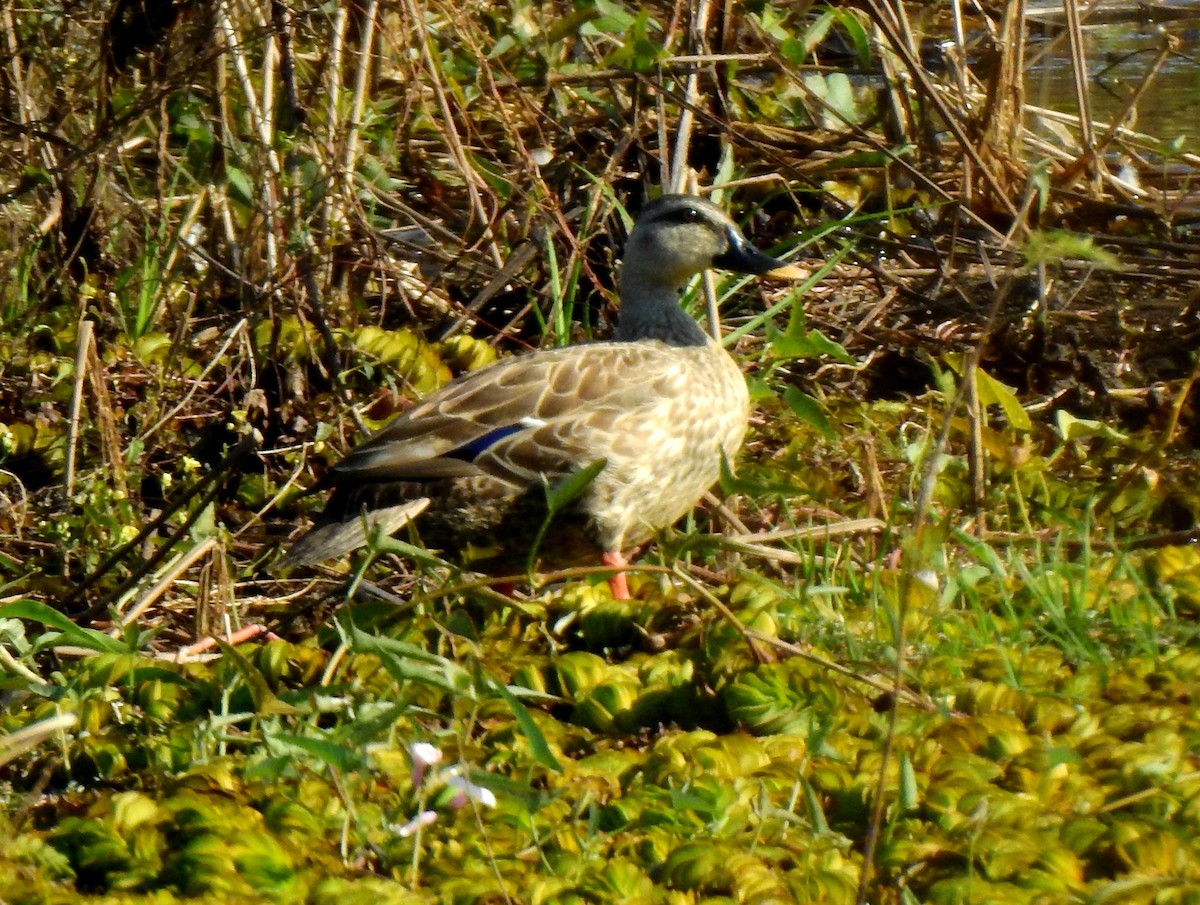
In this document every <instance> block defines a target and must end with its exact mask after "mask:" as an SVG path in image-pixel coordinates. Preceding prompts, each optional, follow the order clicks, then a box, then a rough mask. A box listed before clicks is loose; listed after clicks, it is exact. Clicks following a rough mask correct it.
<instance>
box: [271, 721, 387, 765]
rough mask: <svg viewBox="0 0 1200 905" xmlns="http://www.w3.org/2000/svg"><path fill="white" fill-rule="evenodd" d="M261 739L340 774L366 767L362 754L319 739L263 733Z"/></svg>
mask: <svg viewBox="0 0 1200 905" xmlns="http://www.w3.org/2000/svg"><path fill="white" fill-rule="evenodd" d="M263 737H264V738H265V739H266V741H267V743H268V745H271V746H272V747H275V746H282V747H285V748H293V749H295V750H297V751H301V752H303V753H305V754H308V755H310V756H312V757H315V758H316V759H317V760H319V761H321V762H322V763H324V764H325V765H326V766H329V767H333V769H335V770H337V771H339V772H341V773H350V772H353V771H354V770H361V769H363V768H364V767H365V766H366V760H365V759H364V758H363V756H362V754H361V753H359V752H358V751H355V750H354V749H352V748H347V747H345V746H343V745H338V744H334V743H333V742H329V741H325V740H324V739H319V738H310V737H308V736H304V735H284V734H282V733H272V732H266V731H264V732H263Z"/></svg>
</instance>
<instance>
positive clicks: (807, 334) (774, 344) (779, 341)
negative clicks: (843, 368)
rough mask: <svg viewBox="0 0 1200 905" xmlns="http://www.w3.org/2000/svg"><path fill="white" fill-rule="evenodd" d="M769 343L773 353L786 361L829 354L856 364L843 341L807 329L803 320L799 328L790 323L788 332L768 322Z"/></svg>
mask: <svg viewBox="0 0 1200 905" xmlns="http://www.w3.org/2000/svg"><path fill="white" fill-rule="evenodd" d="M767 343H768V344H769V346H770V351H771V354H772V355H774V356H775V357H776V358H780V359H783V360H785V361H787V360H791V359H797V358H819V357H820V356H822V355H828V356H830V357H832V358H835V359H836V360H838V361H840V362H842V363H843V364H854V356H852V355H851V354H850V353H849V352H847V351H846V349H845V347H844V346H842V344H841V343H838V342H834V341H833V340H832V339H830V338H829V337H827V336H825V334H823V333H822V332H821V331H820V330H805V329H804V324H803V321H801V323H800V327H799V329H796V328H795V327H794V325H793V324H789V325H788V329H787V331H786V332H781V331H779V330H778V329H776V328H775V327H773V326H771V325H770V324H767Z"/></svg>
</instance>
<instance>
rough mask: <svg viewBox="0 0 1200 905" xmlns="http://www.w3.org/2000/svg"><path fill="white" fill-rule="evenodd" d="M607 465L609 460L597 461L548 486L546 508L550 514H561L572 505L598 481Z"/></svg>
mask: <svg viewBox="0 0 1200 905" xmlns="http://www.w3.org/2000/svg"><path fill="white" fill-rule="evenodd" d="M606 465H608V460H607V459H597V460H596V461H595V462H593V463H592V464H591V465H588V466H587V467H585V468H581V469H579V471H577V472H574V473H573V474H569V475H567V476H566V477H565V478H563V479H562V480H560V481H555V482H554V483H553V484H548V485H547V486H546V508H547V509H549V510H550V514H551V515H554V514H555V513H558V512H561V511H562V510H563V509H564V508H566V507H567V506H568V505H570V504H571V503H572V502H573V501H574V500H575V499H576V498H577V497H578V496H579V495H580V494H581V493H583V492H584V490H586V489H587V486H588V485H589V484H591V483H592V481H594V480H595V479H596V475H598V474H600V472H602V471H604V467H605V466H606Z"/></svg>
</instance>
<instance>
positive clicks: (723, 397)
mask: <svg viewBox="0 0 1200 905" xmlns="http://www.w3.org/2000/svg"><path fill="white" fill-rule="evenodd" d="M713 266H719V267H723V268H726V269H731V270H738V271H742V272H748V273H758V274H764V273H771V272H775V273H777V274H780V275H783V276H793V275H794V273H792V272H790V271H791V269H790V268H788V269H784V267H783V265H782V264H781V263H780V262H779V261H776V260H775V259H774V258H770V257H768V256H766V255H764V254H762V253H761V252H759V251H758V250H757V249H754V248H753V247H752V246H750V245H749V244H748V243H747V242H746V240H745V237H744V236H742V234H741V231H740V230H738V228H737V227H736V226H735V225H734V224H733V223H732V221H730V220H729V219H728V217H726V216H725V214H724V213H723V212H722V211H721V210H720V209H719V208H717V207H715V206H714V205H712V204H711V203H709V202H707V201H704V200H703V199H700V198H695V197H691V196H682V195H675V196H666V197H664V198H660V199H659V200H657V201H655V202H652V203H651V204H649V205H647V207H646V208H645V209H644V211H643V212H642V215H641V216H640V217H639V218H638V221H637V225H636V227H635V229H634V231H633V233H632V234H631V235H630V237H629V241H628V243H627V244H626V248H625V260H624V263H623V267H622V273H621V287H620V288H621V321H620V325H619V327H618V329H617V332H616V341H614V342H609V343H595V344H591V345H583V346H570V347H567V348H562V349H553V350H549V351H543V352H534V353H532V354H529V355H522V356H518V357H515V358H510V359H507V360H505V361H501V362H499V363H497V364H495V365H493V366H491V367H489V368H486V369H484V370H482V371H477V372H473V373H471V374H468V375H466V376H464V377H462V378H460V379H459V380H457V381H455V382H454V383H451V384H449V385H448V386H446V387H444V388H443V389H442V390H440V391H439V392H437V393H435V394H434V395H433V396H431V397H430V398H428V399H426V400H425V401H424V402H421V403H420V404H418V405H417V406H415V407H414V408H412V409H411V410H409V411H408V412H406V413H405V414H404V415H402V416H400V417H399V418H397V419H396V420H395V421H393V422H392V423H391V424H390V425H388V426H387V427H386V428H384V429H383V430H382V431H380V432H379V433H377V434H376V435H375V436H373V437H372V438H371V439H369V440H368V441H366V442H365V443H364V444H362V445H361V446H359V447H358V448H357V449H355V450H354V451H352V452H351V453H350V454H349V455H348V456H347V457H346V458H345V459H344V460H342V461H341V462H340V463H338V465H336V466H335V467H334V469H333V472H332V475H331V478H330V483H331V484H332V485H333V487H334V492H333V495H332V497H331V498H330V501H329V504H328V505H327V507H326V509H325V512H324V513H323V514H322V516H321V520H320V522H319V523H318V525H317V527H315V528H314V529H313V530H312V531H310V532H309V533H308V534H306V535H304V536H303V537H301V538H300V540H299V541H297V542H296V543H295V544H294V545H293V546H292V548H291V550H290V551H289V552H288V554H287V556H286V557H285V558H284V560H283V561H282V563H281V565H283V566H291V565H298V564H302V563H312V562H317V561H320V560H323V559H329V558H332V557H334V556H338V555H341V554H344V553H346V552H349V551H350V550H352V549H354V548H355V547H357V546H361V545H362V544H363V543H364V542H365V538H366V532H367V531H368V530H374V529H373V528H372V527H371V526H372V525H375V524H378V525H379V529H378V530H384V531H388V532H391V531H394V530H396V529H397V528H398V527H400V526H401V525H402V524H403V523H404V522H406V521H408V520H409V519H411V518H413V517H415V516H416V515H417V514H418V512H419V514H420V520H419V522H418V527H419V530H420V534H421V537H422V540H423V541H424V542H425V543H426V544H428V545H429V546H430V547H431V548H434V549H440V550H443V551H445V552H447V553H450V554H454V555H457V556H458V557H459V558H460V559H462V560H464V562H465V563H466V564H467V565H470V566H472V567H475V568H514V567H515V568H518V569H519V568H523V567H524V565H525V563H526V562H528V560H529V557H530V555H531V545H532V544H533V542H534V540H535V538H536V536H537V535H538V534H539V531H540V529H541V527H542V525H543V522H544V521H545V519H546V515H547V507H546V498H547V497H546V493H547V488H548V487H551V486H553V485H554V484H555V483H556V482H558V481H561V480H562V479H564V478H566V477H567V476H569V475H572V474H574V473H577V472H580V471H582V470H583V469H586V468H587V467H588V466H590V465H592V464H593V463H598V462H601V461H603V463H604V465H603V468H601V470H600V471H599V472H598V474H597V475H596V476H595V478H594V479H593V480H592V481H591V482H590V483H589V484H587V486H586V487H585V488H584V489H583V491H582V492H581V493H580V494H579V495H578V496H577V497H576V498H575V499H574V500H573V501H572V503H571V504H570V505H569V506H568V507H567V508H566V509H565V510H564V511H562V512H560V513H558V514H557V515H556V517H555V519H554V523H553V524H552V525H551V526H550V529H549V530H548V531H546V532H545V533H544V535H543V537H542V540H541V543H540V545H539V547H538V549H537V551H536V557H537V558H538V559H539V560H541V561H543V562H546V563H550V564H553V565H556V566H557V565H565V564H573V563H579V562H585V561H588V560H594V558H595V557H596V555H597V553H600V552H603V553H605V554H607V555H608V558H607V559H606V561H608V562H613V563H619V562H621V560H620V556H619V554H620V551H622V550H624V549H627V548H629V547H632V546H636V545H638V544H640V543H642V542H644V541H646V540H648V539H650V538H651V537H652V536H653V535H654V534H655V532H656V531H658V530H659V529H661V528H664V527H666V526H667V525H670V524H672V523H673V522H675V521H676V520H677V519H678V518H680V516H682V515H683V514H684V513H686V512H687V511H688V509H690V508H691V507H692V506H693V505H694V504H695V502H696V500H697V499H699V498H700V496H701V495H703V493H704V491H705V490H707V489H708V488H709V487H710V486H712V484H713V483H714V482H715V481H716V480H717V477H718V476H719V473H720V466H721V460H722V458H723V457H724V458H725V459H727V460H730V461H732V459H733V457H734V455H735V454H736V453H737V451H738V449H739V448H740V446H741V443H742V437H743V435H744V434H745V430H746V421H747V416H748V406H749V398H748V395H747V392H746V384H745V380H744V379H743V377H742V374H741V372H740V370H739V369H738V367H737V365H736V364H735V363H734V361H733V359H732V358H730V357H729V355H728V354H727V353H726V352H725V350H724V349H723V348H722V347H721V346H720V345H719V344H717V343H715V342H713V341H712V340H711V339H709V338H708V337H707V336H706V335H705V334H704V333H703V331H701V330H700V328H699V327H698V326H697V324H696V322H695V321H694V320H692V319H691V318H690V317H688V316H687V315H686V314H685V313H684V312H683V311H682V309H680V307H679V304H678V300H679V291H680V289H681V288H682V285H683V284H684V283H685V282H686V281H687V279H689V278H690V277H691V276H693V275H694V274H696V273H698V272H700V271H701V270H703V269H707V268H708V267H713ZM421 501H427V502H425V503H422V502H421ZM420 510H424V511H420ZM621 589H622V588H621V587H615V588H614V590H616V591H618V592H620V590H621Z"/></svg>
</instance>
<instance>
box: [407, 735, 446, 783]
mask: <svg viewBox="0 0 1200 905" xmlns="http://www.w3.org/2000/svg"><path fill="white" fill-rule="evenodd" d="M408 756H409V757H411V758H412V762H413V768H412V784H413V787H414V788H415V787H417V786H420V785H421V783H423V782H424V781H425V771H426V770H428V769H429V768H430V767H432V766H433V765H434V764H438V763H441V761H442V749H441V748H438V747H437V746H435V745H431V744H429V742H413V743H412V744H411V745H409V746H408Z"/></svg>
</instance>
